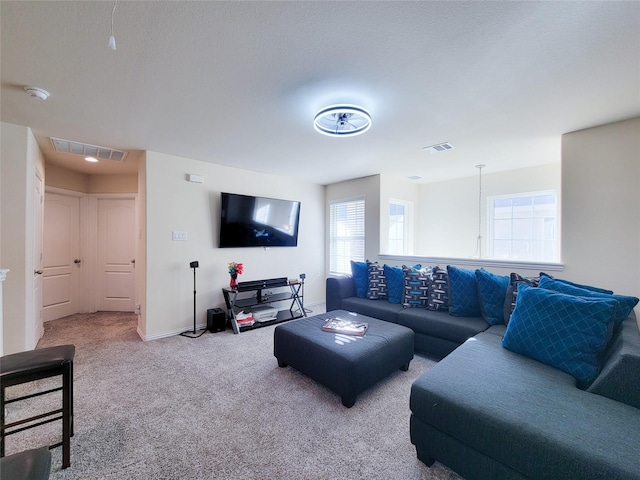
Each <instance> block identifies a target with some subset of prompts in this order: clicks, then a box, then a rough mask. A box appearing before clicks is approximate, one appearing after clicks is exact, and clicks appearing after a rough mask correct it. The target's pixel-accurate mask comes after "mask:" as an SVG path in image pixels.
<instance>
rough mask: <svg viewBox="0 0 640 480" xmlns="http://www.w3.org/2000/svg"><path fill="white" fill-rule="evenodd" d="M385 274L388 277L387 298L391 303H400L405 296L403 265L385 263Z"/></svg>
mask: <svg viewBox="0 0 640 480" xmlns="http://www.w3.org/2000/svg"><path fill="white" fill-rule="evenodd" d="M384 276H385V278H386V279H387V300H389V303H400V302H402V298H403V296H404V273H403V272H402V267H392V266H390V265H386V264H385V265H384Z"/></svg>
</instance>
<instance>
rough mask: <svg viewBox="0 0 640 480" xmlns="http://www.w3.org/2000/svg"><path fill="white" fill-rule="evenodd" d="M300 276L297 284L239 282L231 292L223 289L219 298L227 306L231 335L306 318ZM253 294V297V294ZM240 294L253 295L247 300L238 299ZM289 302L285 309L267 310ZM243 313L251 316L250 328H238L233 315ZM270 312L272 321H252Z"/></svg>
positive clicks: (281, 280)
mask: <svg viewBox="0 0 640 480" xmlns="http://www.w3.org/2000/svg"><path fill="white" fill-rule="evenodd" d="M303 287H304V275H301V278H300V280H297V279H295V280H288V279H287V277H278V278H268V279H265V280H255V281H249V282H239V283H238V287H237V288H235V289H231V288H229V287H225V288H223V289H222V295H223V296H224V301H225V303H226V305H227V316H228V318H229V321H230V322H231V327H232V328H233V333H240V332H244V331H247V330H254V329H256V328H261V327H266V326H269V325H274V324H276V323H281V322H286V321H289V320H294V319H296V318H301V317H306V316H307V314H306V312H305V311H304V303H303V294H304V289H303ZM253 292H255V293H253ZM243 293H253V294H252V295H251V296H247V295H242V294H243ZM287 301H291V305H290V306H289V308H288V309H284V310H277V309H275V308H274V309H273V310H271V309H270V308H269V307H273V304H277V303H280V302H287ZM243 311H251V312H253V313H254V321H255V323H253V324H252V325H239V324H238V320H237V315H238V314H239V313H240V312H243ZM265 311H267V312H273V317H271V316H270V314H269V316H268V317H263V318H262V319H259V320H260V321H258V320H256V319H257V317H258V315H259V314H260V313H262V314H264V312H265Z"/></svg>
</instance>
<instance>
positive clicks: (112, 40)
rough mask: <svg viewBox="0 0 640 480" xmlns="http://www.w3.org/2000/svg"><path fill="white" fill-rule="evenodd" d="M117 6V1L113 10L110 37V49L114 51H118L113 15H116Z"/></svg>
mask: <svg viewBox="0 0 640 480" xmlns="http://www.w3.org/2000/svg"><path fill="white" fill-rule="evenodd" d="M117 6H118V0H116V3H115V4H114V5H113V10H111V36H110V37H109V48H110V49H111V50H114V51H115V49H116V37H115V36H114V35H113V15H114V13H116V7H117Z"/></svg>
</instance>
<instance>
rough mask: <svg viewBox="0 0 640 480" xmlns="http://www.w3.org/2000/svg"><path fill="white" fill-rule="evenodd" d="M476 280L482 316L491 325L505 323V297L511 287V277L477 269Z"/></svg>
mask: <svg viewBox="0 0 640 480" xmlns="http://www.w3.org/2000/svg"><path fill="white" fill-rule="evenodd" d="M476 282H477V284H478V297H479V299H480V312H481V313H482V318H484V319H485V321H486V322H487V323H488V324H489V325H498V324H500V323H504V299H505V297H506V295H507V288H508V287H509V277H507V276H506V275H496V274H494V273H491V272H487V271H486V270H484V269H480V270H476Z"/></svg>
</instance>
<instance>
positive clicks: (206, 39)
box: [0, 0, 640, 184]
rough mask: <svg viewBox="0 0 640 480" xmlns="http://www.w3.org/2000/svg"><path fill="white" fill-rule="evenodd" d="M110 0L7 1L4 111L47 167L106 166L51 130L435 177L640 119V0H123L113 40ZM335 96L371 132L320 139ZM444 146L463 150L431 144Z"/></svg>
mask: <svg viewBox="0 0 640 480" xmlns="http://www.w3.org/2000/svg"><path fill="white" fill-rule="evenodd" d="M113 6H114V2H102V1H101V2H97V1H70V2H67V1H65V2H57V1H44V2H35V1H17V2H11V1H5V0H2V2H1V21H2V25H1V28H2V30H1V43H0V47H1V61H2V65H1V67H2V69H1V73H2V79H1V81H2V91H1V108H2V110H1V115H2V121H3V122H9V123H14V124H18V125H27V126H30V127H31V128H32V129H33V131H34V133H35V134H36V138H37V139H38V142H39V143H40V145H41V148H42V149H43V151H44V153H45V157H46V158H47V161H48V162H51V163H58V164H62V165H65V166H68V167H70V168H76V167H73V166H74V165H80V166H79V167H77V168H84V169H85V170H84V171H85V172H94V171H95V172H99V171H101V170H99V169H101V168H104V167H102V166H100V165H96V164H90V165H89V164H85V162H83V161H82V160H81V159H80V160H78V159H76V158H69V156H63V155H54V154H53V152H52V151H51V148H50V144H49V140H48V138H49V136H55V137H59V138H63V139H68V140H74V141H80V142H86V143H89V144H93V145H99V146H105V147H110V148H115V149H121V150H127V151H140V150H153V151H157V152H163V153H169V154H173V155H179V156H183V157H187V158H193V159H197V160H202V161H206V162H211V163H216V164H222V165H231V166H235V167H239V168H243V169H249V170H255V171H260V172H268V173H274V174H278V175H291V176H293V177H295V178H299V179H302V180H305V181H310V182H314V183H320V184H327V183H332V182H336V181H340V180H345V179H349V178H355V177H361V176H365V175H371V174H376V173H389V174H395V175H399V176H402V177H407V176H411V175H419V176H421V177H423V180H421V181H439V180H444V179H448V178H454V177H461V176H474V175H475V174H476V169H475V165H477V164H479V163H484V164H486V165H487V167H486V169H485V170H484V172H485V173H492V172H496V171H502V170H508V169H512V168H521V167H526V166H531V165H536V164H540V163H549V162H557V161H559V157H560V151H559V150H560V135H561V134H563V133H567V132H570V131H574V130H580V129H583V128H587V127H591V126H595V125H600V124H604V123H609V122H613V121H617V120H622V119H627V118H631V117H635V116H638V115H640V2H638V1H626V2H611V1H587V2H581V1H555V2H546V1H545V2H533V1H532V2H508V1H504V2H478V1H472V2H464V1H459V2H435V1H433V2H431V1H430V2H418V1H409V2H396V1H394V2H382V1H376V2H368V1H358V2H354V1H340V2H333V1H306V2H302V1H300V2H297V1H287V2H278V1H269V2H266V1H264V2H249V1H245V2H235V1H234V2H222V1H220V2H206V1H205V2H183V1H177V2H176V1H153V2H151V1H145V2H143V1H119V2H118V3H117V8H116V10H115V15H114V31H115V37H116V40H117V50H116V51H112V50H110V49H109V48H108V46H107V43H108V39H109V35H110V28H111V12H112V9H113ZM24 85H35V86H38V87H41V88H44V89H46V90H48V91H49V92H51V97H50V98H49V99H48V100H46V101H38V100H35V99H32V98H30V97H29V96H28V95H27V94H26V93H25V92H24V90H23V86H24ZM340 102H345V103H355V104H358V105H361V106H363V107H364V108H366V109H368V110H369V111H370V113H371V116H372V118H373V126H372V127H371V129H370V130H369V131H368V132H366V133H364V134H363V135H360V136H357V137H353V138H329V137H326V136H324V135H320V134H318V133H317V132H316V131H315V130H314V129H313V125H312V121H313V117H314V114H315V113H316V112H317V111H318V110H319V109H320V108H321V107H324V106H326V105H329V104H334V103H340ZM440 142H450V143H451V144H452V145H453V146H454V147H455V149H454V150H452V151H448V152H444V153H440V154H428V153H425V152H424V151H423V150H422V147H425V146H428V145H432V144H435V143H440ZM138 153H139V152H134V154H132V155H131V156H130V158H131V159H135V158H136V156H137V155H138ZM102 163H103V164H104V162H102ZM109 163H110V164H112V163H114V162H109ZM134 164H135V162H134V161H131V162H125V163H124V164H122V165H121V164H117V165H111V168H114V167H120V168H119V169H118V170H116V172H121V171H126V169H127V168H128V165H132V166H135V165H134ZM129 168H130V167H129ZM109 171H113V170H109Z"/></svg>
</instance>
